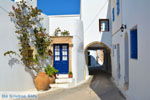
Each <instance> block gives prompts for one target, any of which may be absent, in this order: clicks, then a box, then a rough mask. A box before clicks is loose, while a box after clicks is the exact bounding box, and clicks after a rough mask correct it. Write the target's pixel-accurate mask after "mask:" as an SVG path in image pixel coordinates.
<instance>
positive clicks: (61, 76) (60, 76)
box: [56, 74, 68, 79]
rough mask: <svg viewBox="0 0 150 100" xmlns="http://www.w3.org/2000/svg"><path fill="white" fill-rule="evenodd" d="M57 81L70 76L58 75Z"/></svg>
mask: <svg viewBox="0 0 150 100" xmlns="http://www.w3.org/2000/svg"><path fill="white" fill-rule="evenodd" d="M56 77H57V79H66V78H68V74H58V75H56Z"/></svg>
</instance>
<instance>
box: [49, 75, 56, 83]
mask: <svg viewBox="0 0 150 100" xmlns="http://www.w3.org/2000/svg"><path fill="white" fill-rule="evenodd" d="M49 80H50V84H54V83H55V76H54V75H52V76H50V77H49Z"/></svg>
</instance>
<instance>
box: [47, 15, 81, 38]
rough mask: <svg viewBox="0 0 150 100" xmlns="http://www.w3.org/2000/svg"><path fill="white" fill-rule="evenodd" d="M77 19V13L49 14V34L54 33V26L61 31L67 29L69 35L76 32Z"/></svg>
mask: <svg viewBox="0 0 150 100" xmlns="http://www.w3.org/2000/svg"><path fill="white" fill-rule="evenodd" d="M78 20H79V15H57V16H49V34H50V35H54V31H55V29H56V28H58V27H59V28H60V29H61V30H62V31H64V30H67V31H69V32H70V35H73V34H75V33H76V27H77V24H76V22H77V21H78Z"/></svg>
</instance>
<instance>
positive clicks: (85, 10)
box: [81, 0, 111, 48]
mask: <svg viewBox="0 0 150 100" xmlns="http://www.w3.org/2000/svg"><path fill="white" fill-rule="evenodd" d="M109 5H110V2H109V0H81V20H82V21H83V27H84V47H86V46H87V45H88V44H89V43H92V42H94V41H99V42H103V43H104V44H106V45H107V46H108V47H110V48H111V28H110V32H99V19H110V8H109V7H110V6H109ZM110 26H111V23H110Z"/></svg>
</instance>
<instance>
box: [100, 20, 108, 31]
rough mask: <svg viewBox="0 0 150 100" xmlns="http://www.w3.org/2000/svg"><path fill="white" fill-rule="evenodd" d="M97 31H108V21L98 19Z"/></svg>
mask: <svg viewBox="0 0 150 100" xmlns="http://www.w3.org/2000/svg"><path fill="white" fill-rule="evenodd" d="M99 31H100V32H107V31H109V19H100V20H99Z"/></svg>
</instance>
